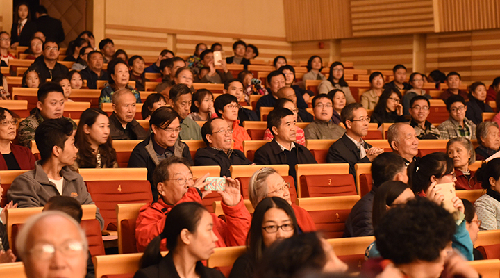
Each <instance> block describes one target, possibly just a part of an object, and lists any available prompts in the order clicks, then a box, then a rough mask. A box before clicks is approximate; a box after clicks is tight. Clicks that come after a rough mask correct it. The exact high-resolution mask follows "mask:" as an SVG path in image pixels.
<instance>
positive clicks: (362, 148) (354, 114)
mask: <svg viewBox="0 0 500 278" xmlns="http://www.w3.org/2000/svg"><path fill="white" fill-rule="evenodd" d="M340 117H341V118H342V122H343V123H344V126H345V127H346V132H345V133H344V135H343V136H342V137H341V138H340V139H339V140H337V141H335V143H333V144H332V146H331V147H330V148H329V149H328V154H327V156H326V162H328V163H349V173H350V174H352V175H353V177H354V178H355V179H356V170H355V169H354V165H355V164H356V163H370V162H371V161H373V159H375V157H377V156H378V155H379V154H381V153H383V152H384V150H383V149H381V148H375V147H372V146H371V145H370V144H368V143H366V142H365V141H364V140H363V138H362V137H363V136H366V134H367V133H368V123H369V122H370V117H368V114H367V112H366V109H365V108H363V106H362V105H361V104H360V103H351V104H349V105H347V106H346V107H344V109H342V112H341V115H340Z"/></svg>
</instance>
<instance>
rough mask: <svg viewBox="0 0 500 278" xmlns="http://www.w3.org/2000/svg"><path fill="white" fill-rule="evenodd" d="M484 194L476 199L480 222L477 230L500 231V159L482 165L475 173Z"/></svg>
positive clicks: (475, 204)
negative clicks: (484, 190)
mask: <svg viewBox="0 0 500 278" xmlns="http://www.w3.org/2000/svg"><path fill="white" fill-rule="evenodd" d="M476 177H477V179H478V180H479V181H480V182H481V186H482V187H483V188H484V189H486V194H484V195H483V196H481V197H479V198H477V200H476V202H475V203H474V206H475V207H476V213H477V219H478V220H480V221H481V225H480V226H479V228H480V229H481V230H482V231H484V230H496V229H500V158H494V159H492V160H491V161H489V162H488V163H486V164H483V166H481V168H479V169H478V170H477V172H476Z"/></svg>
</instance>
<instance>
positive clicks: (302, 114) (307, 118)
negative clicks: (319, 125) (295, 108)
mask: <svg viewBox="0 0 500 278" xmlns="http://www.w3.org/2000/svg"><path fill="white" fill-rule="evenodd" d="M298 116H299V118H300V120H301V121H302V122H306V123H310V122H312V121H314V116H313V115H311V113H309V112H307V110H305V109H302V108H299V113H298Z"/></svg>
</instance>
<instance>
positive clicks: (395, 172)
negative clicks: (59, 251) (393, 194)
mask: <svg viewBox="0 0 500 278" xmlns="http://www.w3.org/2000/svg"><path fill="white" fill-rule="evenodd" d="M406 168H407V167H406V163H405V161H404V160H403V158H402V157H401V156H399V155H397V154H395V153H381V154H380V155H379V156H377V157H375V159H374V160H373V162H372V169H371V170H372V179H373V185H372V190H370V192H368V193H367V194H366V195H365V196H363V197H362V198H361V199H360V200H359V201H358V202H357V203H356V204H355V205H354V207H353V208H352V209H351V213H349V217H347V220H346V222H345V229H344V236H343V237H358V236H373V232H374V231H373V224H372V209H373V199H374V197H375V191H376V190H377V189H378V188H379V187H380V186H381V185H382V184H383V183H384V182H386V181H402V182H404V183H408V175H407V173H406Z"/></svg>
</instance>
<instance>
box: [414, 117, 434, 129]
mask: <svg viewBox="0 0 500 278" xmlns="http://www.w3.org/2000/svg"><path fill="white" fill-rule="evenodd" d="M410 125H411V126H412V127H418V128H420V129H422V128H421V127H420V125H419V124H418V123H417V122H416V121H415V120H414V119H413V118H411V121H410ZM424 127H425V130H430V129H431V123H430V122H428V121H425V123H424Z"/></svg>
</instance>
